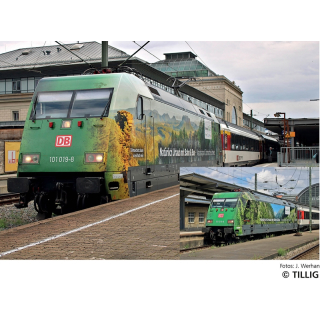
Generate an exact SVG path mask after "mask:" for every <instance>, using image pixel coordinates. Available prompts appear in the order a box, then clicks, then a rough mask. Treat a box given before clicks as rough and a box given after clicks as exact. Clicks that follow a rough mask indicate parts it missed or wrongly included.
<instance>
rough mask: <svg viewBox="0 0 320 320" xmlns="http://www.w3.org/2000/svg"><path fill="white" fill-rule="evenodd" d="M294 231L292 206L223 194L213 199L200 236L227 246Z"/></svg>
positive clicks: (255, 196)
mask: <svg viewBox="0 0 320 320" xmlns="http://www.w3.org/2000/svg"><path fill="white" fill-rule="evenodd" d="M297 228H298V224H297V209H296V206H295V205H294V204H293V203H291V202H289V201H286V200H281V199H277V198H274V197H270V196H267V195H262V194H259V193H255V192H225V193H216V194H215V195H214V196H213V197H212V200H211V203H210V206H209V209H208V214H207V219H206V227H205V228H203V232H205V236H206V238H209V239H210V240H211V241H213V242H230V241H233V240H239V239H241V238H247V237H251V236H254V235H264V234H268V233H275V232H283V231H289V230H297Z"/></svg>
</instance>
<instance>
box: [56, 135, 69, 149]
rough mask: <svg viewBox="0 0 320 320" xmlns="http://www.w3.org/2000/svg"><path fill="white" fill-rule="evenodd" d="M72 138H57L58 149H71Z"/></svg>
mask: <svg viewBox="0 0 320 320" xmlns="http://www.w3.org/2000/svg"><path fill="white" fill-rule="evenodd" d="M71 143H72V136H57V137H56V147H71Z"/></svg>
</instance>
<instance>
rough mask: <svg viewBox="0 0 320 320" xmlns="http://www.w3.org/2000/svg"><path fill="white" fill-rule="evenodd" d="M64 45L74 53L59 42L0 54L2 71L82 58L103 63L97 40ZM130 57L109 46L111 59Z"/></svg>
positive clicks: (90, 62)
mask: <svg viewBox="0 0 320 320" xmlns="http://www.w3.org/2000/svg"><path fill="white" fill-rule="evenodd" d="M63 45H64V46H65V47H66V48H68V49H69V50H70V51H71V52H73V53H74V54H72V53H71V52H70V51H68V50H66V49H65V48H64V47H62V46H60V45H58V44H56V45H51V46H42V47H30V48H23V49H17V50H13V51H9V52H5V53H2V54H0V71H1V70H7V69H10V70H12V69H22V68H35V67H37V68H38V67H44V66H58V65H61V64H76V63H83V61H82V60H81V59H83V60H85V61H86V62H88V63H89V64H93V63H97V62H98V63H101V44H100V43H98V42H96V41H92V42H83V43H72V44H63ZM76 55H77V56H78V57H79V58H78V57H77V56H76ZM128 57H129V55H128V54H126V53H125V52H123V51H121V50H119V49H116V48H114V47H112V46H110V45H109V46H108V59H109V60H111V61H112V60H117V61H118V60H124V59H127V58H128ZM80 58H81V59H80Z"/></svg>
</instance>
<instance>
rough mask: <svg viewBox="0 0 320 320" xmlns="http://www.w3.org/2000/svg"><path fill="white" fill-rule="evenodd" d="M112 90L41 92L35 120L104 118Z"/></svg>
mask: <svg viewBox="0 0 320 320" xmlns="http://www.w3.org/2000/svg"><path fill="white" fill-rule="evenodd" d="M111 94H112V89H94V90H81V91H80V90H79V91H60V92H40V93H39V94H38V97H37V102H36V106H35V109H34V112H33V115H32V118H33V119H48V118H84V117H86V118H88V117H101V116H104V115H105V113H106V111H107V107H108V106H109V104H110V99H111Z"/></svg>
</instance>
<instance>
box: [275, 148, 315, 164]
mask: <svg viewBox="0 0 320 320" xmlns="http://www.w3.org/2000/svg"><path fill="white" fill-rule="evenodd" d="M277 159H278V166H279V167H285V166H294V167H310V166H312V167H318V166H319V147H292V148H291V147H281V148H280V152H278V153H277Z"/></svg>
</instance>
